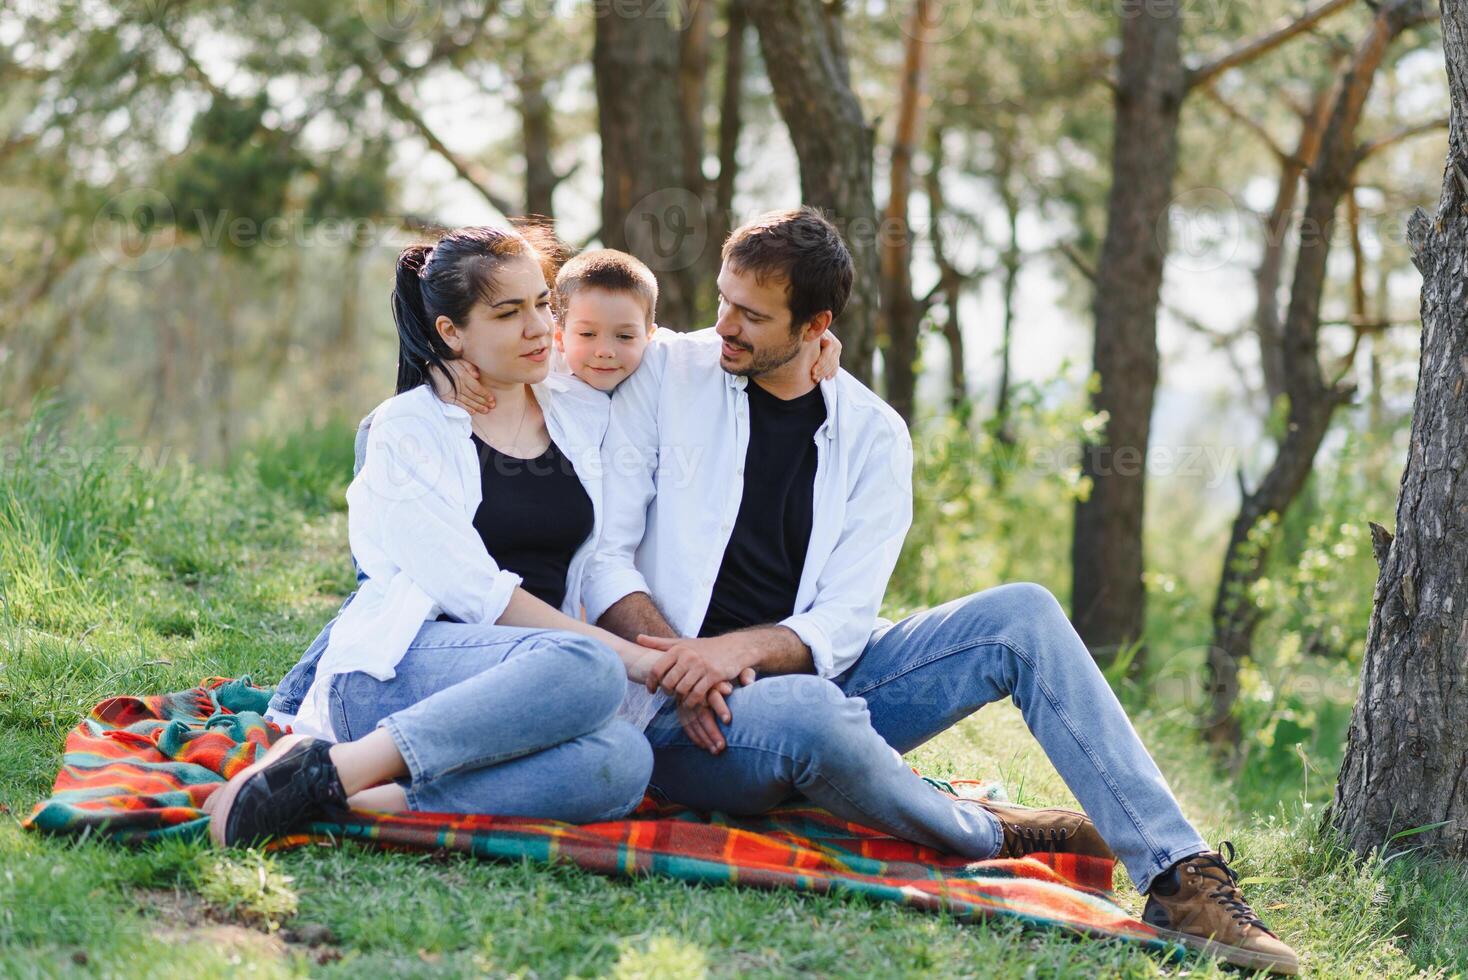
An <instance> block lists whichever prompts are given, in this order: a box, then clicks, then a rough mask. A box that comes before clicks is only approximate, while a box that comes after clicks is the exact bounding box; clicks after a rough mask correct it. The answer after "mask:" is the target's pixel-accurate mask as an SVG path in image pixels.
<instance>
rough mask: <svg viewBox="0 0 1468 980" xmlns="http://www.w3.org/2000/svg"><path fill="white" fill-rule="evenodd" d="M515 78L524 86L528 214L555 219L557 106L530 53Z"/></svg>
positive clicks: (522, 110) (522, 111) (522, 112)
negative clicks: (553, 156)
mask: <svg viewBox="0 0 1468 980" xmlns="http://www.w3.org/2000/svg"><path fill="white" fill-rule="evenodd" d="M515 81H516V84H517V86H518V87H519V89H520V133H521V138H522V140H523V141H524V143H525V214H527V215H533V216H535V217H542V218H548V219H550V220H552V221H554V220H555V217H556V206H555V202H554V199H555V192H556V185H557V184H559V183H560V182H561V178H560V176H559V175H557V174H556V171H555V167H554V166H553V165H552V164H551V147H552V146H554V145H555V142H554V140H555V137H554V135H553V130H552V120H553V110H552V108H551V101H550V99H549V97H547V95H546V91H545V77H544V76H543V75H542V74H541V73H540V71H539V70H537V69H536V68H535V66H533V65H531V64H530V56H529V54H528V53H527V54H526V56H525V62H524V63H523V64H522V65H521V67H520V75H519V77H518V78H516V80H515Z"/></svg>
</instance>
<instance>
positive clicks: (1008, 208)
mask: <svg viewBox="0 0 1468 980" xmlns="http://www.w3.org/2000/svg"><path fill="white" fill-rule="evenodd" d="M1013 172H1014V159H1013V154H1012V153H1011V152H1010V147H1009V146H1008V145H1006V146H1005V147H1004V149H1003V151H1002V152H1001V153H1000V166H999V172H998V173H996V174H995V176H996V177H997V178H998V180H999V197H1000V198H1001V199H1002V200H1003V201H1004V219H1005V228H1006V231H1007V233H1008V236H1009V237H1008V239H1007V241H1006V244H1005V247H1004V256H1003V258H1002V259H1001V264H1002V265H1003V266H1004V283H1003V285H1002V287H1001V291H1002V293H1003V297H1002V298H1003V303H1004V322H1003V329H1002V332H1001V333H1000V340H999V393H998V395H997V397H996V398H995V400H994V424H995V430H994V431H995V432H996V433H997V434H998V438H999V441H1000V442H1002V443H1004V444H1005V445H1013V444H1014V431H1013V428H1012V427H1011V426H1010V424H1009V389H1010V388H1011V387H1012V385H1011V382H1010V377H1009V369H1010V365H1011V363H1012V362H1013V360H1014V358H1013V356H1012V348H1013V346H1014V302H1015V292H1016V288H1017V287H1018V285H1019V267H1020V253H1019V197H1018V196H1017V195H1016V194H1015V192H1014V187H1013V186H1012V183H1011V181H1012V180H1013Z"/></svg>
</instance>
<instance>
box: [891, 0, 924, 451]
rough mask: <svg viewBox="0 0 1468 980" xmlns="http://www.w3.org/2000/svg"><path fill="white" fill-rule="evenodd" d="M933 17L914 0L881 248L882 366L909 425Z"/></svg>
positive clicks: (919, 311)
mask: <svg viewBox="0 0 1468 980" xmlns="http://www.w3.org/2000/svg"><path fill="white" fill-rule="evenodd" d="M932 19H933V16H932V0H914V2H913V5H912V10H911V12H910V13H909V15H908V18H907V26H906V28H905V29H904V33H905V34H906V35H907V43H906V46H905V48H906V50H905V53H904V57H903V66H902V87H901V92H900V94H899V96H898V100H897V132H896V134H895V135H894V137H893V139H892V163H891V167H890V178H891V180H890V185H889V192H888V194H887V208H886V212H885V214H884V221H883V229H884V233H883V235H882V248H881V259H882V321H883V322H884V323H885V324H886V327H887V348H886V350H885V351H883V355H882V366H883V369H884V372H885V374H886V377H887V402H888V403H889V404H890V405H891V406H892V407H893V408H895V409H896V410H897V414H898V415H901V416H902V419H903V421H905V422H907V423H908V424H909V425H911V424H912V420H913V414H914V412H915V410H916V407H917V406H916V398H917V360H918V356H919V353H920V350H919V347H920V340H921V337H920V334H919V328H920V327H921V325H922V318H923V315H924V313H925V309H924V306H923V304H920V303H919V302H918V301H917V300H916V299H915V298H914V297H913V295H912V238H913V235H912V221H911V218H910V217H909V212H908V199H909V198H910V196H911V194H912V160H913V157H914V156H915V155H916V152H917V142H918V140H919V139H920V138H921V135H922V127H923V110H924V105H923V102H924V100H925V98H926V93H925V92H924V84H923V73H924V70H925V67H926V64H927V57H928V47H929V45H928V39H927V25H928V24H929V23H930V22H931V21H932Z"/></svg>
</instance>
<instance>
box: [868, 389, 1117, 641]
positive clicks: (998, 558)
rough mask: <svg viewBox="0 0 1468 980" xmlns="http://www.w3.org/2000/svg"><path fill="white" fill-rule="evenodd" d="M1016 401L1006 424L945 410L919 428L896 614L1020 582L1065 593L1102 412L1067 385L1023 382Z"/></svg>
mask: <svg viewBox="0 0 1468 980" xmlns="http://www.w3.org/2000/svg"><path fill="white" fill-rule="evenodd" d="M1010 404H1011V414H1010V418H1009V424H1008V426H1007V427H1005V428H1004V429H1003V430H1001V429H1000V427H999V426H997V425H976V424H965V423H964V422H961V421H959V420H957V419H954V418H951V417H946V416H945V417H939V418H933V419H929V420H927V421H925V422H924V423H923V424H922V425H920V426H919V427H918V428H917V430H916V433H915V435H914V438H913V456H914V466H913V469H914V473H913V527H912V530H911V532H909V534H908V536H907V546H906V547H905V548H904V549H903V551H902V556H901V557H900V558H899V560H898V563H897V570H896V572H895V574H894V575H893V579H892V585H891V586H890V587H889V589H888V593H887V602H888V605H889V607H891V608H892V611H893V612H894V613H903V612H907V611H911V610H915V609H921V608H926V607H928V606H932V605H936V604H938V603H941V602H945V601H947V600H949V599H953V598H955V597H957V596H961V595H966V594H968V593H970V592H976V591H979V590H980V589H985V588H989V587H990V586H994V585H999V584H1001V583H1004V582H1009V581H1015V580H1017V579H1019V580H1029V581H1035V582H1041V583H1043V584H1045V585H1046V586H1048V587H1050V588H1051V589H1052V590H1053V591H1055V592H1056V593H1057V594H1058V595H1061V596H1062V598H1063V596H1064V593H1065V589H1064V588H1063V587H1062V585H1061V583H1064V582H1067V581H1068V580H1069V577H1070V572H1069V552H1068V549H1067V548H1065V547H1064V545H1063V542H1064V541H1065V540H1066V539H1067V538H1068V537H1069V533H1070V527H1071V523H1072V510H1073V508H1074V506H1075V500H1076V498H1077V497H1078V496H1081V495H1083V494H1084V493H1086V492H1087V490H1088V487H1087V485H1086V481H1085V480H1084V479H1083V478H1082V477H1081V474H1080V454H1079V452H1078V450H1077V447H1078V446H1079V444H1080V440H1081V438H1082V434H1083V432H1085V431H1086V430H1087V429H1088V428H1091V427H1093V426H1094V423H1095V418H1094V417H1093V416H1090V415H1088V414H1087V413H1086V412H1085V410H1084V409H1083V408H1082V407H1081V406H1080V404H1079V399H1077V398H1076V397H1075V396H1074V395H1067V394H1066V393H1065V388H1064V386H1063V385H1062V384H1060V383H1059V382H1055V383H1052V384H1050V385H1044V386H1042V385H1034V384H1021V385H1018V386H1016V388H1015V389H1014V391H1013V393H1012V396H1011V402H1010ZM1057 545H1060V546H1059V547H1057Z"/></svg>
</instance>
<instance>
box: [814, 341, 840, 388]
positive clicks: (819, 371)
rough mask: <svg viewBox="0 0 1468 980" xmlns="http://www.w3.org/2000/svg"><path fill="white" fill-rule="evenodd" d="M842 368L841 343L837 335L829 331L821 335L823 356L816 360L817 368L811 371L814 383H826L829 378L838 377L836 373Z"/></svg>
mask: <svg viewBox="0 0 1468 980" xmlns="http://www.w3.org/2000/svg"><path fill="white" fill-rule="evenodd" d="M840 368H841V341H839V340H837V339H836V335H835V334H833V333H832V332H831V331H829V330H827V331H826V332H825V333H823V334H821V356H820V357H818V358H816V363H815V366H813V367H812V368H811V369H810V379H811V380H812V381H825V380H826V379H827V378H834V377H836V372H837V371H838V370H839V369H840Z"/></svg>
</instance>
